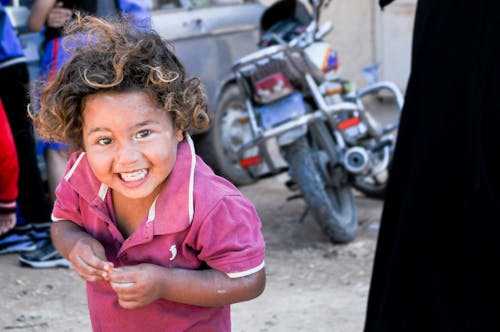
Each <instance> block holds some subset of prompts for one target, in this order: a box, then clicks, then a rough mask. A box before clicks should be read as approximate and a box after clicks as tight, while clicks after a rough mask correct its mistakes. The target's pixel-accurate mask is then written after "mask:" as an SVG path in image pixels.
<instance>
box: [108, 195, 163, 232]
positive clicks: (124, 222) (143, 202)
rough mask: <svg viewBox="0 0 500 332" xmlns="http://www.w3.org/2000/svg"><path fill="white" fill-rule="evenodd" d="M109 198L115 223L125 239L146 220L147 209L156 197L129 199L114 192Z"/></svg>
mask: <svg viewBox="0 0 500 332" xmlns="http://www.w3.org/2000/svg"><path fill="white" fill-rule="evenodd" d="M111 197H112V199H113V207H114V210H115V217H116V223H117V226H118V229H119V230H120V232H121V233H122V235H123V237H124V238H125V239H126V238H128V237H129V236H130V235H131V234H132V233H134V232H135V231H136V230H137V228H139V226H140V225H141V224H142V222H143V221H144V220H145V219H146V218H147V216H148V213H149V209H150V208H151V205H152V204H153V201H154V200H155V199H156V196H155V197H150V198H147V199H142V198H141V199H131V198H128V197H125V196H123V195H121V194H120V193H117V192H116V191H112V192H111Z"/></svg>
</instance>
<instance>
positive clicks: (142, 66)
mask: <svg viewBox="0 0 500 332" xmlns="http://www.w3.org/2000/svg"><path fill="white" fill-rule="evenodd" d="M65 34H66V39H67V40H65V48H66V49H67V51H68V52H70V53H71V58H70V60H68V61H67V62H66V63H65V64H64V65H63V66H62V67H61V69H60V70H59V71H58V73H57V75H56V76H55V77H54V78H53V79H52V80H50V81H49V82H46V83H45V84H44V85H43V89H42V91H41V94H40V100H39V102H38V103H37V104H38V105H39V109H37V110H33V109H32V110H30V114H31V117H32V118H33V122H34V126H35V130H36V131H37V133H38V135H39V136H40V137H41V138H42V139H46V140H49V141H55V142H62V143H66V144H68V145H70V146H71V147H72V148H73V149H83V138H82V125H83V115H82V112H83V110H84V107H85V102H86V100H87V98H88V97H89V96H91V95H94V94H98V93H112V92H126V91H131V90H141V91H145V92H147V93H148V94H149V95H150V96H151V98H152V100H154V101H155V102H156V103H157V105H158V106H159V107H161V108H162V109H164V110H165V111H166V112H171V114H172V119H173V124H174V126H175V128H176V129H181V130H182V132H188V131H190V130H192V129H194V128H196V129H204V128H206V127H207V126H208V124H209V117H208V114H207V101H206V94H205V90H204V88H203V87H202V85H201V83H200V81H199V79H198V78H195V77H193V78H188V77H186V72H185V69H184V66H183V65H182V63H181V62H180V61H179V59H178V58H177V57H176V56H175V54H174V52H173V50H172V46H171V45H170V44H169V43H168V42H167V41H166V40H164V39H162V38H161V36H160V35H159V34H158V33H157V32H156V31H154V30H153V29H149V30H147V31H145V30H138V29H137V28H136V27H134V26H133V24H131V22H130V20H128V19H127V18H121V19H117V20H115V21H110V20H104V19H101V18H96V17H93V16H90V15H89V16H82V15H79V14H77V15H76V18H75V19H74V20H72V21H71V22H70V23H69V24H68V25H66V27H65Z"/></svg>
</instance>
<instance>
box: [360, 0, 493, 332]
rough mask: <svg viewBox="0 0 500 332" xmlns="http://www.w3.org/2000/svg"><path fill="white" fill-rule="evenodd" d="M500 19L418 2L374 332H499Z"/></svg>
mask: <svg viewBox="0 0 500 332" xmlns="http://www.w3.org/2000/svg"><path fill="white" fill-rule="evenodd" d="M499 7H500V1H498V0H481V1H477V2H470V1H465V0H419V1H418V4H417V12H416V20H415V27H414V35H413V49H412V67H411V75H410V80H409V84H408V88H407V93H406V99H405V105H404V108H403V113H402V116H401V126H400V130H399V136H398V142H397V146H396V152H395V158H394V163H393V166H392V169H391V173H390V178H389V184H388V188H387V194H386V199H385V203H384V208H383V213H382V220H381V227H380V232H379V237H378V243H377V249H376V254H375V261H374V267H373V275H372V281H371V288H370V292H369V299H368V306H367V316H366V322H365V329H364V331H365V332H378V331H380V332H391V331H404V332H412V331H425V332H432V331H453V332H457V331H458V332H461V331H470V332H478V331H481V332H488V331H500V315H499V313H498V309H497V307H498V305H497V302H498V301H499V299H500V282H499V281H500V271H499V263H500V192H499V191H500V137H499V135H498V134H499V133H500V127H499V125H500V107H499V105H500V103H499V100H498V97H499V96H500V94H499V93H498V91H499V89H498V88H499V84H498V80H499V78H500V72H499V66H498V62H499V61H500V51H499V45H500V43H499V37H500V19H499V17H498V13H499V12H500V8H499Z"/></svg>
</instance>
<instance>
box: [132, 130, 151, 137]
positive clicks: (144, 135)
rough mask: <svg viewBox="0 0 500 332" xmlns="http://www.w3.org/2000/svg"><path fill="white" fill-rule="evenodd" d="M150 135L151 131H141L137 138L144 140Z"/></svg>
mask: <svg viewBox="0 0 500 332" xmlns="http://www.w3.org/2000/svg"><path fill="white" fill-rule="evenodd" d="M149 135H151V130H149V129H144V130H141V131H139V132H138V133H137V135H135V137H136V138H144V137H148V136H149Z"/></svg>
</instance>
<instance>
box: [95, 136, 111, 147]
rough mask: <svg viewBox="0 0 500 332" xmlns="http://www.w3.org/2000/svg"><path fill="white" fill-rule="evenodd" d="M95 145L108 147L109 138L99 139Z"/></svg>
mask: <svg viewBox="0 0 500 332" xmlns="http://www.w3.org/2000/svg"><path fill="white" fill-rule="evenodd" d="M97 144H99V145H108V144H111V138H109V137H103V138H99V139H98V140H97Z"/></svg>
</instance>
